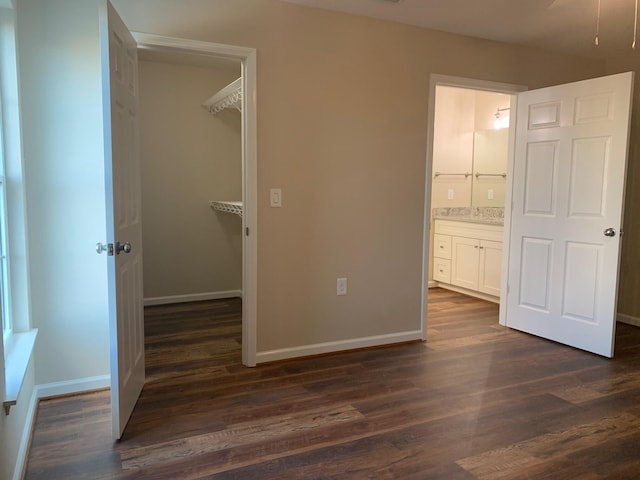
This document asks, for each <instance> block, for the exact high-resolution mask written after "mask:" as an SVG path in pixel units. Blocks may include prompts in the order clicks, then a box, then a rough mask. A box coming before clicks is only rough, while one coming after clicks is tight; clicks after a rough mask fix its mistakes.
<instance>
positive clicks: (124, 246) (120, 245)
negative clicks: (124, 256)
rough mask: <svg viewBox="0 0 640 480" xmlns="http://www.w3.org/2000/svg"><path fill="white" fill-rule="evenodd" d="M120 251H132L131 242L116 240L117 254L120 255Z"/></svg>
mask: <svg viewBox="0 0 640 480" xmlns="http://www.w3.org/2000/svg"><path fill="white" fill-rule="evenodd" d="M120 252H124V253H129V252H131V244H130V243H129V242H124V243H120V242H116V255H120Z"/></svg>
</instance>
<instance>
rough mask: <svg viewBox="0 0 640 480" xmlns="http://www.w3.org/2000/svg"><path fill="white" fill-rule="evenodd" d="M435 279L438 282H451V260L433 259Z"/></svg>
mask: <svg viewBox="0 0 640 480" xmlns="http://www.w3.org/2000/svg"><path fill="white" fill-rule="evenodd" d="M433 279H434V280H435V281H436V282H443V283H451V260H446V259H443V258H434V259H433Z"/></svg>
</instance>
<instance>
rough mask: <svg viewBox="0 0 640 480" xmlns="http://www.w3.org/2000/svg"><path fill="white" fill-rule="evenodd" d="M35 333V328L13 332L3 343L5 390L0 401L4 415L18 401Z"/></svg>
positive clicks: (36, 330)
mask: <svg viewBox="0 0 640 480" xmlns="http://www.w3.org/2000/svg"><path fill="white" fill-rule="evenodd" d="M37 335H38V329H37V328H34V329H32V330H29V331H28V332H25V333H14V334H12V335H11V339H10V340H9V342H7V343H8V344H7V345H5V348H6V351H5V355H6V356H5V361H4V370H5V387H4V389H5V391H4V400H3V401H2V406H3V407H4V413H5V415H9V410H10V409H11V406H12V405H15V404H16V403H17V401H18V396H19V395H20V390H21V389H22V383H23V382H24V377H25V375H26V374H27V367H28V366H29V360H30V359H31V354H32V353H33V347H34V345H35V343H36V336H37Z"/></svg>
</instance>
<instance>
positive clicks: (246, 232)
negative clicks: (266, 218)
mask: <svg viewBox="0 0 640 480" xmlns="http://www.w3.org/2000/svg"><path fill="white" fill-rule="evenodd" d="M244 233H245V235H246V236H247V237H248V236H249V227H245V229H244Z"/></svg>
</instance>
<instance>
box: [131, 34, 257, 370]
mask: <svg viewBox="0 0 640 480" xmlns="http://www.w3.org/2000/svg"><path fill="white" fill-rule="evenodd" d="M134 37H135V38H136V40H137V42H138V57H139V58H138V61H139V88H140V105H139V108H140V123H141V125H140V132H141V133H140V158H141V176H142V182H141V183H142V205H143V213H142V215H143V222H142V224H143V251H144V264H143V268H144V279H143V281H144V298H145V305H162V304H170V303H183V302H191V301H199V300H212V299H224V298H234V297H242V304H243V309H242V310H243V314H242V362H243V364H245V365H246V366H254V365H255V330H256V325H255V323H256V322H255V299H256V296H257V292H256V275H255V272H256V268H255V264H256V250H257V249H256V233H257V231H256V228H255V225H256V224H257V221H256V218H255V211H256V209H255V202H256V190H257V185H256V158H255V157H256V133H255V119H256V112H255V51H254V50H252V49H245V48H240V47H230V46H225V45H218V44H210V43H204V42H192V41H188V40H182V39H173V38H168V37H158V36H154V35H146V34H134ZM220 91H222V92H223V93H222V94H218V95H216V94H217V93H219V92H220ZM213 97H215V98H213ZM212 100H213V102H212ZM218 100H221V102H218ZM213 103H215V105H213ZM224 107H229V108H224ZM221 203H222V204H223V207H222V208H221V207H220V204H221Z"/></svg>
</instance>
